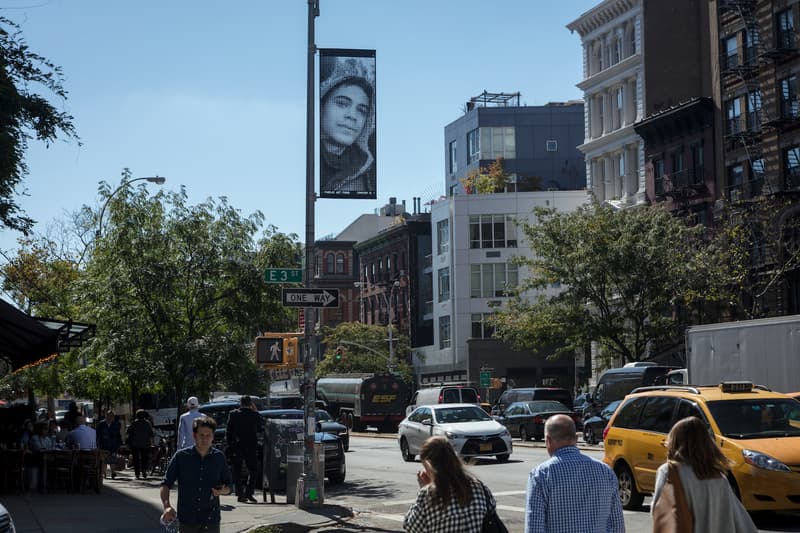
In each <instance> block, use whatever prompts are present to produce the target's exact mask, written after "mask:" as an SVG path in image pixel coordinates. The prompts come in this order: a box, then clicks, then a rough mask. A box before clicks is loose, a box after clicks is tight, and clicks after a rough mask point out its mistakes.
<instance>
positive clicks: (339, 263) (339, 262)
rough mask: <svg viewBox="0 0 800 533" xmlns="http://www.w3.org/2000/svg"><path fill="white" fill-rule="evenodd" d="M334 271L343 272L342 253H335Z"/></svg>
mask: <svg viewBox="0 0 800 533" xmlns="http://www.w3.org/2000/svg"><path fill="white" fill-rule="evenodd" d="M336 273H337V274H344V254H336Z"/></svg>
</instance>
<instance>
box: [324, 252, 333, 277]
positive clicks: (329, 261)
mask: <svg viewBox="0 0 800 533" xmlns="http://www.w3.org/2000/svg"><path fill="white" fill-rule="evenodd" d="M333 261H334V255H333V254H328V255H326V256H325V273H326V274H333Z"/></svg>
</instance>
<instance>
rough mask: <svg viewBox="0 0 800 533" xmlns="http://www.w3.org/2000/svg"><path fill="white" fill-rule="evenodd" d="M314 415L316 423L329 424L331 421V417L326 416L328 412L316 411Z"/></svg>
mask: <svg viewBox="0 0 800 533" xmlns="http://www.w3.org/2000/svg"><path fill="white" fill-rule="evenodd" d="M316 415H317V421H318V422H330V421H331V420H333V419H332V418H331V415H329V414H328V411H323V410H322V409H317V412H316Z"/></svg>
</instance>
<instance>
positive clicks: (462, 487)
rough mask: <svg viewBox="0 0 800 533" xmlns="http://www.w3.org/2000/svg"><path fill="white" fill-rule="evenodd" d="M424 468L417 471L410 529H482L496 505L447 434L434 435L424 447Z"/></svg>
mask: <svg viewBox="0 0 800 533" xmlns="http://www.w3.org/2000/svg"><path fill="white" fill-rule="evenodd" d="M419 456H420V460H421V461H422V466H423V468H424V469H423V470H420V471H419V472H418V473H417V482H418V483H419V486H420V491H419V494H418V495H417V501H416V502H414V504H413V505H412V506H411V508H410V509H409V510H408V512H407V513H406V517H405V520H404V521H403V526H404V528H405V530H406V531H407V532H409V533H423V532H424V533H470V532H480V531H481V528H482V526H483V519H484V517H485V516H486V513H487V512H488V511H489V509H493V508H494V506H495V501H494V497H493V496H492V493H491V492H490V491H489V489H488V487H486V486H485V485H484V484H483V483H481V482H480V480H478V479H477V478H476V477H475V476H473V475H472V474H470V473H469V472H467V470H466V469H465V468H464V464H463V462H462V461H461V459H460V458H459V457H458V455H456V452H455V450H453V446H452V445H451V444H450V441H448V440H447V439H446V438H445V437H431V438H429V439H428V440H426V441H425V443H424V444H423V445H422V448H421V449H420V453H419Z"/></svg>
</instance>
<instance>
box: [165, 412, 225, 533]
mask: <svg viewBox="0 0 800 533" xmlns="http://www.w3.org/2000/svg"><path fill="white" fill-rule="evenodd" d="M215 429H217V423H216V422H215V421H214V419H213V418H211V417H199V418H196V419H195V420H194V422H193V427H192V431H193V433H194V445H193V446H191V447H189V448H183V449H181V450H178V451H177V452H175V455H173V456H172V459H171V460H170V462H169V466H168V467H167V473H166V474H165V475H164V479H163V481H162V482H161V489H160V493H161V504H162V505H163V506H164V513H163V514H162V515H161V522H162V523H164V524H169V523H172V522H174V520H175V518H177V519H178V522H179V531H180V533H195V532H200V531H203V532H206V531H207V532H212V533H219V531H220V513H219V497H220V496H224V495H226V494H230V493H231V489H230V484H231V472H230V470H229V469H228V463H227V462H226V461H225V454H223V453H222V452H221V451H219V450H218V449H216V448H214V447H212V446H211V445H212V443H213V442H214V430H215ZM176 481H177V482H178V510H177V512H176V511H175V509H174V508H173V507H172V505H171V504H170V502H169V491H170V489H172V486H173V485H174V484H175V482H176Z"/></svg>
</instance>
